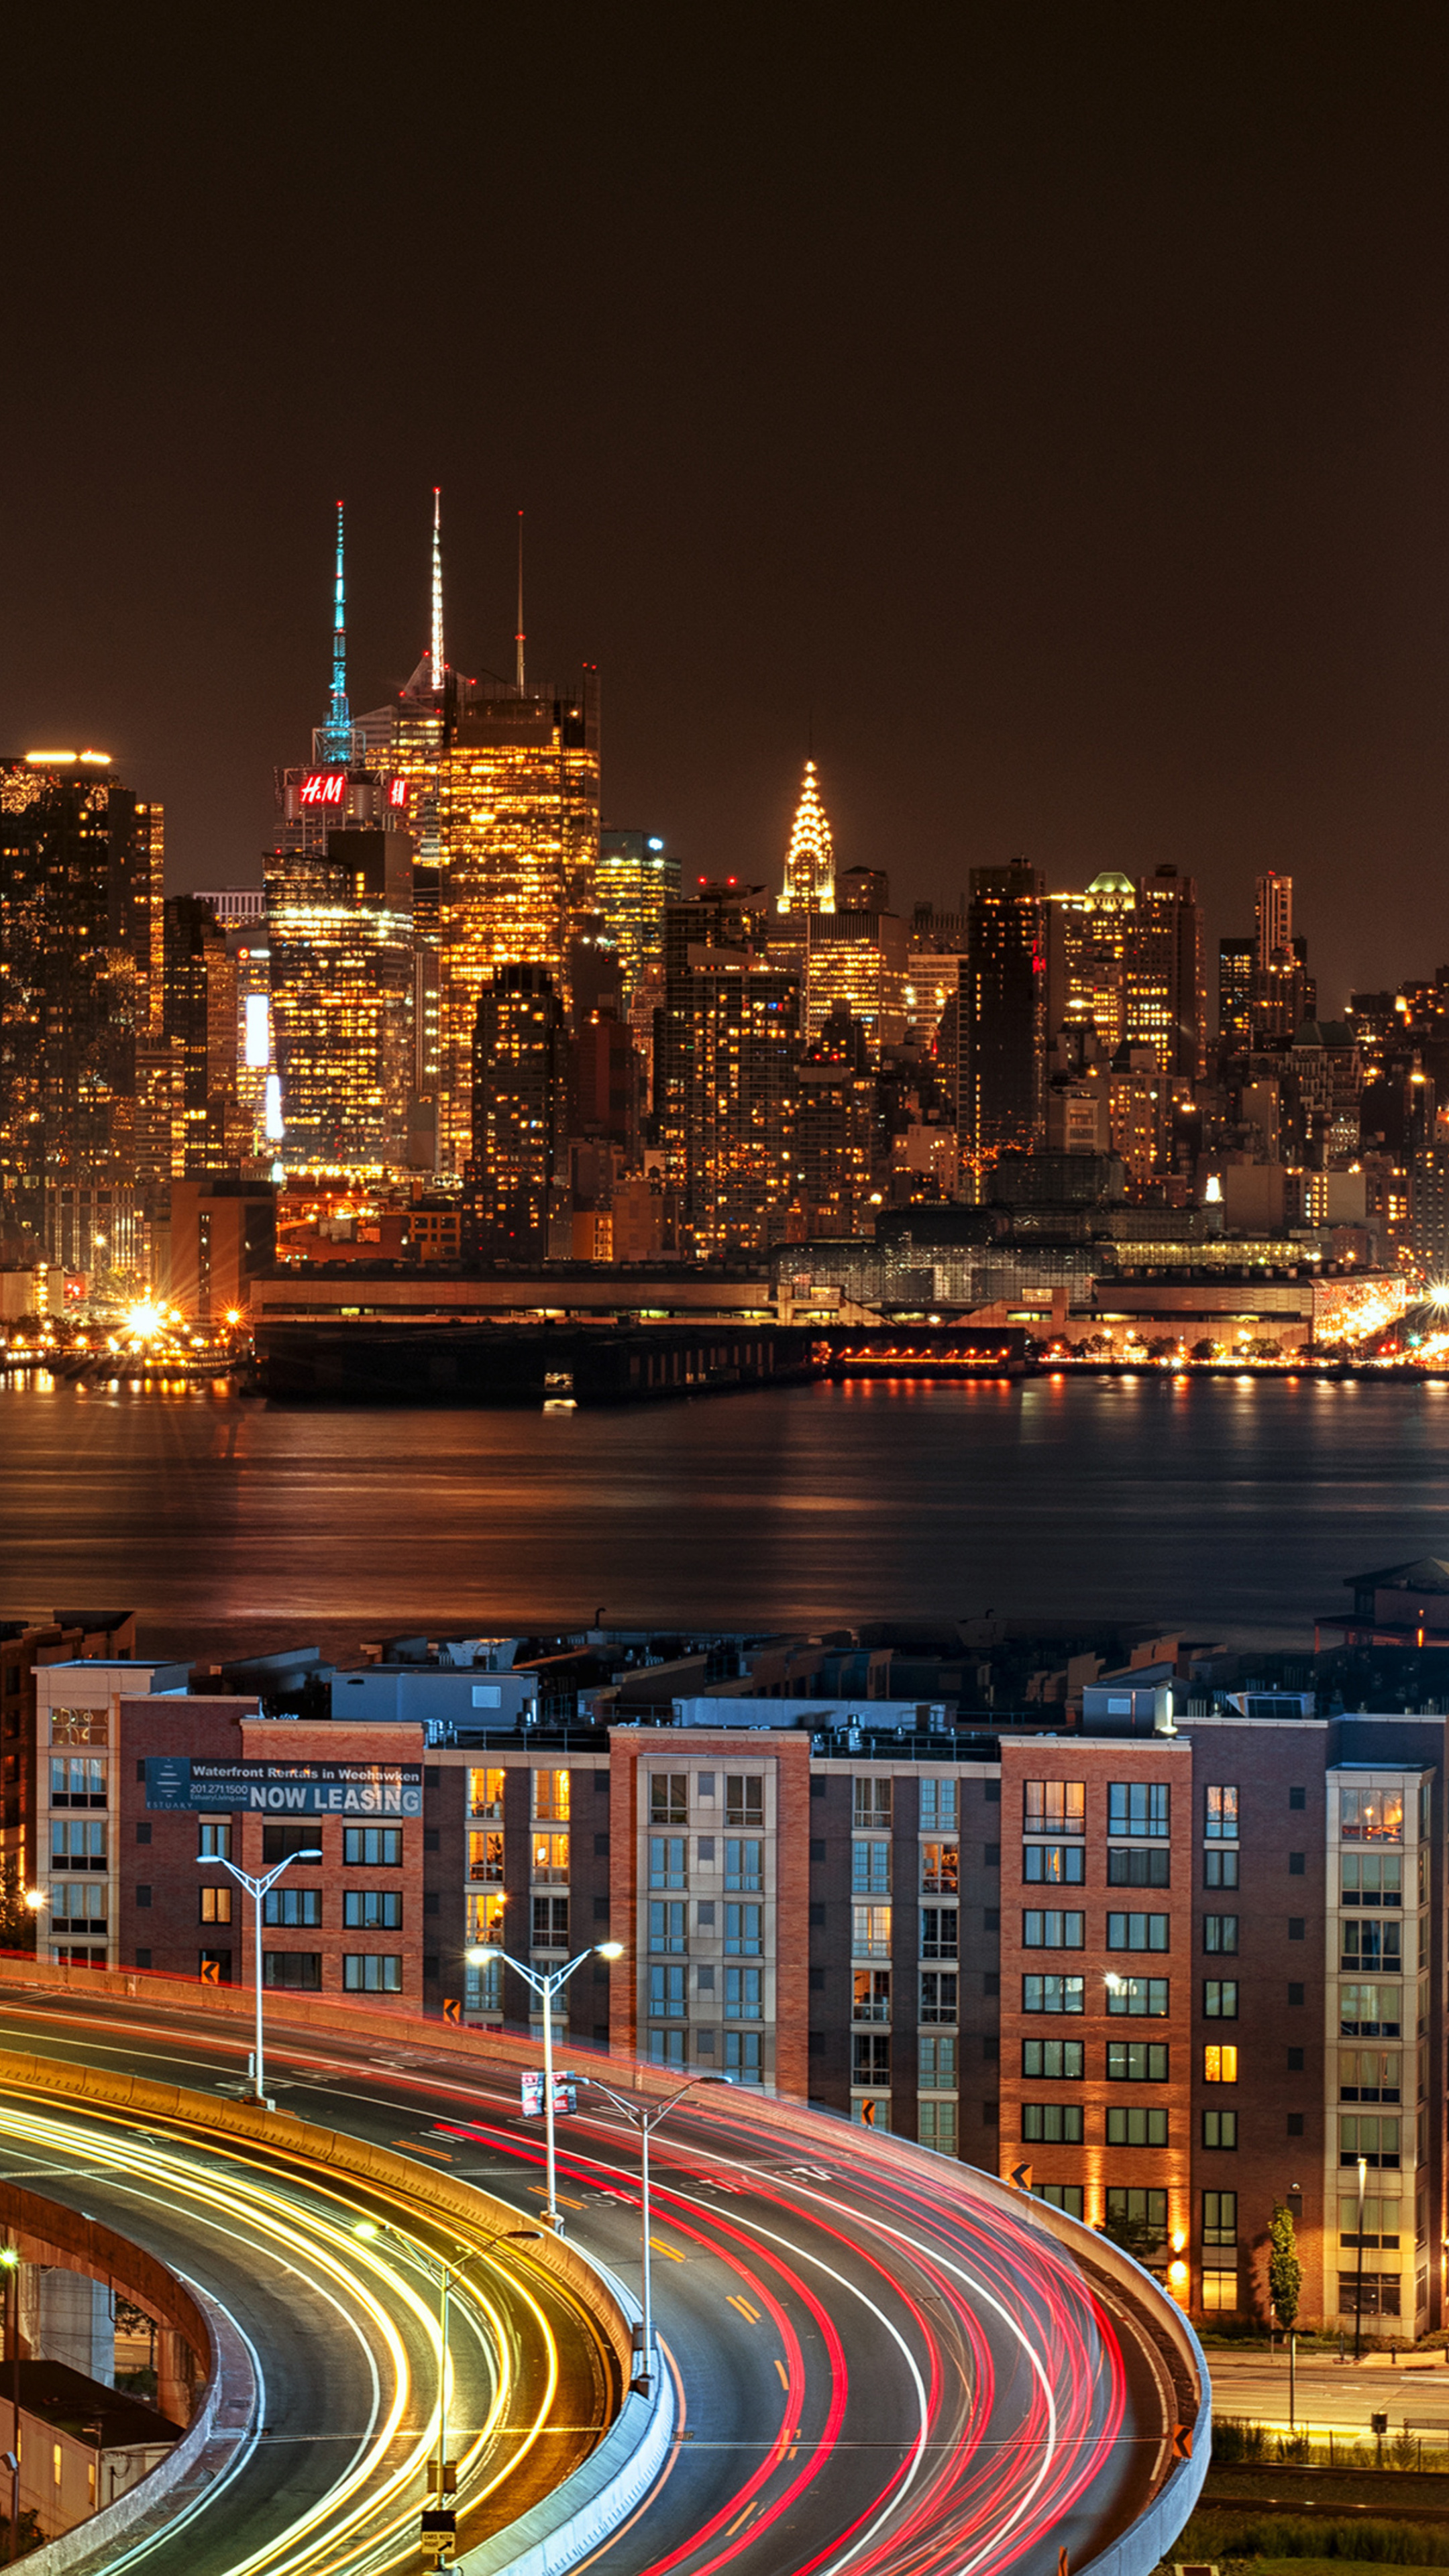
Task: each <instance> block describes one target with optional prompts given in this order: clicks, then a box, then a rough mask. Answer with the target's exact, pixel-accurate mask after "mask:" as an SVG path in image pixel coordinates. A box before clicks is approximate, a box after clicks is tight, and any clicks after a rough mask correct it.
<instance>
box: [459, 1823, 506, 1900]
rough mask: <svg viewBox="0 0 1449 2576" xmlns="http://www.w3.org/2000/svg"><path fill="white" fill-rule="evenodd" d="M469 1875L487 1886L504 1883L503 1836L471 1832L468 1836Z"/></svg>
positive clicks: (498, 1885)
mask: <svg viewBox="0 0 1449 2576" xmlns="http://www.w3.org/2000/svg"><path fill="white" fill-rule="evenodd" d="M468 1876H469V1878H470V1879H472V1880H474V1881H475V1882H479V1881H481V1883H482V1884H483V1885H484V1886H485V1887H501V1886H502V1885H503V1836H502V1835H501V1834H470V1835H469V1836H468Z"/></svg>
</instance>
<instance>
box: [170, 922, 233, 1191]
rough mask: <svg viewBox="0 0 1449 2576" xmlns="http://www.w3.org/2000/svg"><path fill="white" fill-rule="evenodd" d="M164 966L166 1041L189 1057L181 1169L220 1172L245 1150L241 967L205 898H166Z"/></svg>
mask: <svg viewBox="0 0 1449 2576" xmlns="http://www.w3.org/2000/svg"><path fill="white" fill-rule="evenodd" d="M163 966H164V973H163V986H162V1001H161V1037H162V1041H163V1043H164V1044H165V1045H167V1046H180V1048H181V1049H182V1051H183V1056H184V1073H183V1111H182V1123H183V1141H182V1159H181V1169H182V1170H183V1171H185V1172H208V1171H215V1170H217V1169H218V1168H220V1167H222V1166H224V1165H226V1164H228V1163H231V1162H234V1161H235V1160H236V1159H237V1157H238V1154H239V1152H240V1151H241V1138H240V1131H239V1127H238V1114H237V1101H236V1055H237V969H236V960H235V959H234V958H233V957H232V955H231V954H230V951H229V950H228V947H227V942H226V934H225V932H224V931H223V930H222V928H221V925H220V923H219V922H218V920H217V918H216V915H215V913H214V912H213V911H212V909H211V906H210V905H209V904H208V903H207V902H205V901H204V899H203V898H202V897H201V896H200V895H193V894H178V895H172V896H171V897H170V898H169V899H168V901H167V904H166V907H165V914H164V934H163ZM173 1168H174V1165H173Z"/></svg>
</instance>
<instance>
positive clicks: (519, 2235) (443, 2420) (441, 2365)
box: [352, 2218, 543, 2563]
mask: <svg viewBox="0 0 1449 2576" xmlns="http://www.w3.org/2000/svg"><path fill="white" fill-rule="evenodd" d="M352 2233H353V2235H354V2236H360V2237H362V2238H363V2239H364V2241H370V2240H372V2239H374V2238H376V2237H379V2236H384V2235H386V2236H390V2237H391V2238H392V2241H393V2243H394V2244H395V2245H399V2246H403V2247H404V2248H405V2247H406V2246H407V2245H408V2244H409V2243H410V2242H411V2241H412V2240H411V2239H409V2238H406V2237H404V2236H402V2235H401V2234H400V2233H399V2231H398V2229H397V2228H395V2227H392V2228H383V2227H380V2226H379V2225H378V2222H377V2220H376V2219H375V2218H359V2219H358V2221H357V2222H356V2225H355V2226H354V2228H353V2230H352ZM542 2235H543V2229H542V2228H541V2227H496V2228H495V2229H494V2231H493V2234H492V2235H491V2236H487V2237H484V2238H483V2239H482V2241H481V2242H480V2243H479V2244H477V2245H467V2246H463V2247H462V2248H461V2249H460V2250H459V2252H458V2253H457V2254H456V2255H454V2256H453V2257H452V2258H451V2260H449V2259H448V2258H447V2257H446V2256H444V2255H442V2254H437V2255H434V2256H432V2257H431V2260H432V2261H434V2262H435V2263H436V2264H437V2267H438V2456H437V2460H436V2462H435V2464H434V2469H433V2481H432V2491H433V2493H434V2495H435V2496H436V2497H437V2499H438V2502H439V2504H440V2505H441V2504H442V2501H443V2497H444V2494H445V2493H446V2492H447V2490H446V2486H445V2479H446V2475H447V2469H448V2293H449V2291H450V2290H451V2288H452V2286H453V2278H454V2275H455V2273H458V2272H461V2270H462V2268H463V2265H464V2263H465V2262H467V2261H469V2260H470V2259H471V2257H472V2256H473V2255H475V2254H487V2253H489V2252H491V2250H492V2248H493V2247H494V2246H495V2245H537V2244H538V2243H539V2241H540V2239H541V2237H542ZM419 2251H421V2249H419ZM412 2259H416V2257H414V2258H412ZM440 2545H446V2544H445V2543H443V2544H440ZM440 2563H441V2560H440Z"/></svg>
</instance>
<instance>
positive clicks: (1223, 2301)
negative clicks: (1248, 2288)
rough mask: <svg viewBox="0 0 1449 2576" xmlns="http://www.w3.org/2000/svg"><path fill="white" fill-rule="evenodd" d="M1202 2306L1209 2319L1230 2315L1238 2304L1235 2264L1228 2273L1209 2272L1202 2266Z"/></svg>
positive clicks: (1236, 2269) (1236, 2268)
mask: <svg viewBox="0 0 1449 2576" xmlns="http://www.w3.org/2000/svg"><path fill="white" fill-rule="evenodd" d="M1202 2304H1203V2309H1204V2312H1205V2314H1206V2315H1208V2316H1210V2317H1222V2316H1231V2315H1232V2313H1233V2311H1234V2310H1235V2308H1236V2307H1237V2304H1238V2267H1237V2264H1236V2263H1234V2265H1233V2268H1232V2270H1231V2271H1230V2272H1210V2271H1209V2270H1208V2269H1207V2268H1206V2266H1204V2269H1203V2276H1202Z"/></svg>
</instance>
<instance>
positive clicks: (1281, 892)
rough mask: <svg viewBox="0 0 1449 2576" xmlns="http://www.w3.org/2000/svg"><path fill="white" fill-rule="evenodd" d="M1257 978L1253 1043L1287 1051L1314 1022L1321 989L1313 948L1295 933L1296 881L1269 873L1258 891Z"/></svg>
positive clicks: (1251, 1015)
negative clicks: (1311, 964)
mask: <svg viewBox="0 0 1449 2576" xmlns="http://www.w3.org/2000/svg"><path fill="white" fill-rule="evenodd" d="M1253 915H1254V929H1253V951H1254V956H1253V976H1252V986H1251V990H1250V993H1249V997H1248V1043H1249V1045H1250V1046H1253V1047H1269V1046H1277V1045H1285V1044H1287V1043H1289V1042H1290V1041H1291V1040H1292V1039H1293V1038H1295V1037H1296V1036H1297V1034H1298V1031H1299V1030H1300V1029H1301V1027H1302V1026H1303V1023H1304V1021H1305V1020H1311V1019H1313V1018H1314V1017H1315V1015H1316V1012H1317V1007H1318V988H1317V986H1316V984H1315V982H1314V980H1313V977H1312V976H1311V975H1310V974H1309V972H1308V945H1307V942H1306V941H1305V940H1303V939H1299V938H1295V936H1294V931H1293V879H1292V878H1291V877H1284V876H1279V875H1277V874H1276V873H1274V872H1272V871H1270V872H1269V873H1268V874H1267V875H1266V876H1261V877H1259V878H1258V880H1257V883H1256V886H1255V889H1254V906H1253Z"/></svg>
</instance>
